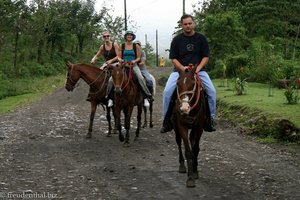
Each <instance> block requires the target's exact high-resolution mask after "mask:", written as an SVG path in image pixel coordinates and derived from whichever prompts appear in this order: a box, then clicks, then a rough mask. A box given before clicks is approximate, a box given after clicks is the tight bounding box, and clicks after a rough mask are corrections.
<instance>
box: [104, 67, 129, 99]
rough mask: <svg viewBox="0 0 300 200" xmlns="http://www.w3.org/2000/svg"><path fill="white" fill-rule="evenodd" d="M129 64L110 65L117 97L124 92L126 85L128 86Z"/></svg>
mask: <svg viewBox="0 0 300 200" xmlns="http://www.w3.org/2000/svg"><path fill="white" fill-rule="evenodd" d="M126 66H127V63H122V64H121V63H117V64H115V65H110V66H109V69H111V76H112V80H113V83H114V88H115V89H114V92H115V93H116V94H117V95H121V93H122V90H123V89H124V84H126V82H127V80H128V78H127V74H126Z"/></svg>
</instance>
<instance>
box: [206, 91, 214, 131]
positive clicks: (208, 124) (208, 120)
mask: <svg viewBox="0 0 300 200" xmlns="http://www.w3.org/2000/svg"><path fill="white" fill-rule="evenodd" d="M204 131H206V132H213V131H216V129H215V127H214V119H213V118H212V117H211V115H210V109H209V104H208V99H207V95H205V125H204Z"/></svg>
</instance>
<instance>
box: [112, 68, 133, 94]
mask: <svg viewBox="0 0 300 200" xmlns="http://www.w3.org/2000/svg"><path fill="white" fill-rule="evenodd" d="M128 64H129V75H128V78H127V82H126V84H125V85H124V86H123V87H122V85H123V83H124V80H125V76H126V69H125V68H123V76H122V81H121V84H119V85H115V87H116V88H121V89H122V90H124V89H125V88H126V87H127V86H128V84H129V82H130V79H131V78H132V68H133V63H132V62H129V63H128Z"/></svg>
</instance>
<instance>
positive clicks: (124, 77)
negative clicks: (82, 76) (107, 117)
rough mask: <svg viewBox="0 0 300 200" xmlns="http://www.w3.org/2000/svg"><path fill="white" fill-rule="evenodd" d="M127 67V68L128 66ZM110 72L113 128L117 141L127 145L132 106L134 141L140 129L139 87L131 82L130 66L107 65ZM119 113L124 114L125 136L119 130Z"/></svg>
mask: <svg viewBox="0 0 300 200" xmlns="http://www.w3.org/2000/svg"><path fill="white" fill-rule="evenodd" d="M128 65H129V66H128ZM108 68H109V69H111V70H112V72H111V76H112V79H113V84H114V88H115V89H114V107H113V112H114V118H115V126H116V129H117V130H118V131H119V140H120V141H121V142H123V141H124V144H125V146H126V145H129V136H130V134H129V130H130V119H131V115H132V111H133V108H134V106H137V129H136V132H135V134H136V135H135V140H136V139H137V138H138V137H139V132H140V128H141V115H142V109H143V96H142V92H141V90H140V88H139V86H138V85H137V84H136V83H135V82H134V81H133V71H132V70H133V69H132V68H133V67H132V64H128V63H122V64H120V63H118V64H116V65H115V66H113V65H108ZM121 111H123V113H124V118H125V129H126V135H125V139H124V135H123V133H122V130H121Z"/></svg>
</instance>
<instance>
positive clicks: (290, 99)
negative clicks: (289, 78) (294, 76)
mask: <svg viewBox="0 0 300 200" xmlns="http://www.w3.org/2000/svg"><path fill="white" fill-rule="evenodd" d="M298 90H299V89H298V86H297V81H293V82H291V84H289V85H288V86H286V89H285V92H284V95H285V97H286V100H287V103H288V104H296V103H297V102H298V100H299V99H300V97H299V94H298V93H299V92H298Z"/></svg>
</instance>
